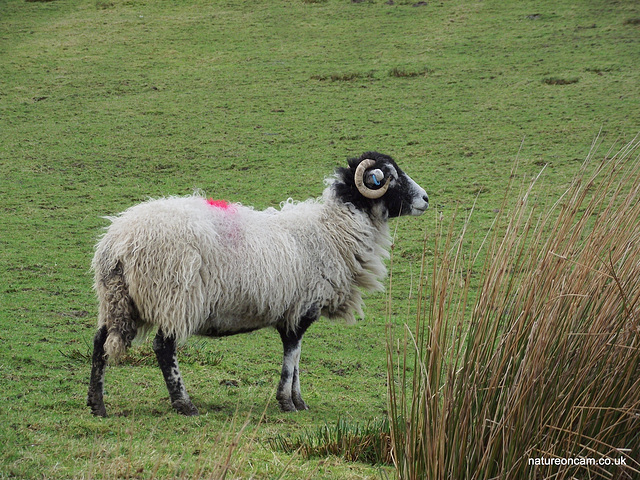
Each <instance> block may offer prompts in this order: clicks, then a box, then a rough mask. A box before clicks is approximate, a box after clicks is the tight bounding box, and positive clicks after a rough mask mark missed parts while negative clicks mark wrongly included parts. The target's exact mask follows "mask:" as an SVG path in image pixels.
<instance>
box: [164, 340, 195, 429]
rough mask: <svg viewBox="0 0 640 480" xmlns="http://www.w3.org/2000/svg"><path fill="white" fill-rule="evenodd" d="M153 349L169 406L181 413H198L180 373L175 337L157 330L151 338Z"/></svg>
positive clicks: (189, 414) (188, 414)
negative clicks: (166, 391) (169, 401)
mask: <svg viewBox="0 0 640 480" xmlns="http://www.w3.org/2000/svg"><path fill="white" fill-rule="evenodd" d="M153 351H154V352H155V353H156V358H157V359H158V364H159V365H160V370H162V375H163V376H164V381H165V383H166V384H167V390H169V398H170V399H171V406H172V407H173V408H174V409H175V410H176V411H177V412H178V413H181V414H182V415H187V416H191V415H198V409H197V408H196V407H195V405H194V404H193V403H191V399H190V398H189V394H188V393H187V390H186V389H185V388H184V383H183V381H182V376H181V375H180V369H179V368H178V359H177V357H176V340H175V338H174V337H172V336H165V335H164V334H163V333H162V330H158V334H157V335H156V338H155V339H154V340H153Z"/></svg>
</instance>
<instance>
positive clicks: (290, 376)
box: [276, 312, 318, 412]
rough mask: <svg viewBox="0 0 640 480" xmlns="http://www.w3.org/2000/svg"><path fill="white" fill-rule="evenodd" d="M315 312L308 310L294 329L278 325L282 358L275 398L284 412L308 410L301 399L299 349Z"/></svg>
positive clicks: (314, 318)
mask: <svg viewBox="0 0 640 480" xmlns="http://www.w3.org/2000/svg"><path fill="white" fill-rule="evenodd" d="M317 317H318V316H317V313H316V312H310V313H309V314H308V315H305V316H304V317H302V319H301V320H300V322H299V323H298V326H297V327H296V329H295V331H287V329H286V328H285V327H278V332H279V333H280V338H281V339H282V347H283V350H284V358H283V360H282V372H281V373H280V383H279V384H278V391H277V393H276V399H277V400H278V403H279V404H280V408H281V409H282V410H283V411H285V412H295V411H296V410H308V409H309V406H308V405H307V404H306V403H305V401H304V400H303V399H302V395H301V393H300V368H299V364H300V351H301V348H302V336H303V335H304V332H305V331H306V330H307V328H309V325H311V324H312V323H313V322H314V321H315V320H316V319H317Z"/></svg>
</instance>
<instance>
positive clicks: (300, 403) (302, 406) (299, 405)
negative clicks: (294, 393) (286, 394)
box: [293, 397, 309, 410]
mask: <svg viewBox="0 0 640 480" xmlns="http://www.w3.org/2000/svg"><path fill="white" fill-rule="evenodd" d="M293 404H294V405H295V406H296V410H309V405H307V404H306V403H305V401H304V400H302V398H295V397H294V399H293Z"/></svg>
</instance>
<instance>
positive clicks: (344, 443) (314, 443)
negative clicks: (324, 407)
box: [269, 419, 392, 465]
mask: <svg viewBox="0 0 640 480" xmlns="http://www.w3.org/2000/svg"><path fill="white" fill-rule="evenodd" d="M269 443H270V445H271V447H272V448H274V449H277V450H281V451H284V452H286V453H294V452H300V454H302V455H303V456H304V457H305V458H311V457H327V456H330V455H335V456H337V457H342V458H344V459H345V460H348V461H351V462H362V463H369V464H371V465H385V464H386V465H391V463H392V460H391V436H390V432H389V423H388V422H387V420H386V419H385V420H382V421H372V422H367V423H365V424H358V423H353V422H348V421H346V420H344V419H339V420H338V422H337V423H336V424H335V425H324V426H322V427H319V428H317V429H314V430H307V431H304V432H302V433H300V434H298V435H296V436H294V437H291V436H285V435H281V434H279V435H277V436H275V437H273V438H272V439H270V441H269Z"/></svg>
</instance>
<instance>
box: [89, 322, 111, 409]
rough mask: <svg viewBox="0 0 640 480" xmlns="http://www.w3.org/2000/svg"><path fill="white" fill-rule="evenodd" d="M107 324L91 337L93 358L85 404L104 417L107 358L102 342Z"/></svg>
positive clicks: (105, 338) (105, 337)
mask: <svg viewBox="0 0 640 480" xmlns="http://www.w3.org/2000/svg"><path fill="white" fill-rule="evenodd" d="M107 333H108V332H107V326H106V325H104V326H102V327H100V328H99V329H98V332H97V333H96V335H95V337H94V338H93V359H92V361H91V378H90V380H89V393H88V394H87V406H89V407H91V413H93V414H94V415H95V416H97V417H106V416H107V409H106V408H105V406H104V399H103V391H104V370H105V368H106V365H107V360H106V359H105V356H104V342H105V341H106V340H107Z"/></svg>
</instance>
